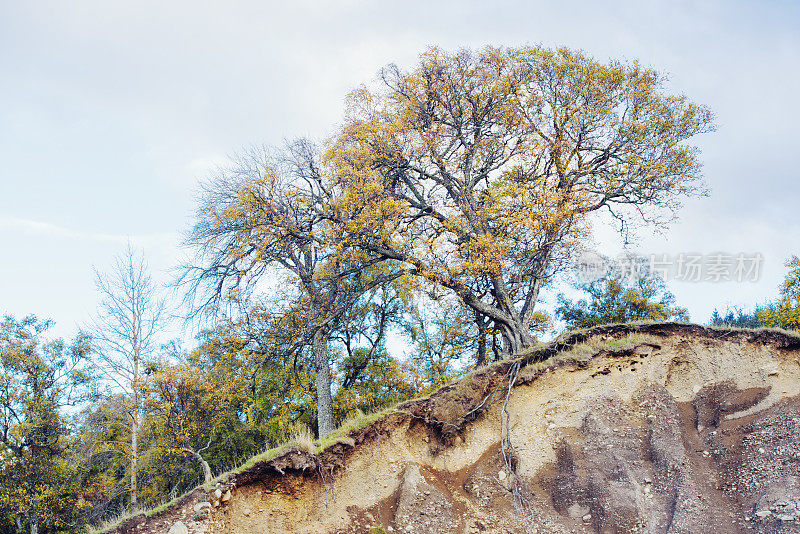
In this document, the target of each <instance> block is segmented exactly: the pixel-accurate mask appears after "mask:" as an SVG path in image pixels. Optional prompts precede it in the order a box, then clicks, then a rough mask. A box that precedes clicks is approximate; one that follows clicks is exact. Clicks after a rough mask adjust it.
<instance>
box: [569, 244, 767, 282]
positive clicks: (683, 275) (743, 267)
mask: <svg viewBox="0 0 800 534" xmlns="http://www.w3.org/2000/svg"><path fill="white" fill-rule="evenodd" d="M763 263H764V256H763V255H762V254H761V253H759V252H755V253H746V252H739V253H735V254H727V253H723V252H715V253H713V254H699V253H680V254H677V255H672V256H671V255H669V254H650V255H638V254H621V255H619V256H617V257H616V258H607V257H605V256H603V255H601V254H598V253H596V252H591V251H590V252H584V253H583V254H581V255H580V257H579V258H578V260H577V262H576V270H577V275H578V281H579V282H580V283H589V282H593V281H595V280H599V279H601V278H613V279H617V280H625V281H627V282H635V281H637V280H639V279H641V278H651V277H659V278H661V279H663V280H665V281H667V280H677V281H681V282H756V281H758V279H759V277H760V276H761V268H762V265H763Z"/></svg>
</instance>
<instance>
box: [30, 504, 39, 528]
mask: <svg viewBox="0 0 800 534" xmlns="http://www.w3.org/2000/svg"><path fill="white" fill-rule="evenodd" d="M28 519H29V520H30V522H31V534H39V505H37V504H36V503H35V502H34V503H33V508H31V512H30V514H29V515H28Z"/></svg>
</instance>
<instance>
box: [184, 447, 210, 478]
mask: <svg viewBox="0 0 800 534" xmlns="http://www.w3.org/2000/svg"><path fill="white" fill-rule="evenodd" d="M181 450H182V451H184V452H187V453H189V454H190V455H191V456H192V458H194V459H195V460H197V461H198V462H199V463H200V466H201V467H202V468H203V484H208V483H209V482H211V480H212V479H213V478H214V477H212V476H211V466H209V465H208V462H206V461H205V459H204V458H203V456H202V455H201V454H200V453H199V452H196V451H195V450H194V449H191V448H189V447H183V448H181Z"/></svg>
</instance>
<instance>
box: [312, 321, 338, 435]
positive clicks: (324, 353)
mask: <svg viewBox="0 0 800 534" xmlns="http://www.w3.org/2000/svg"><path fill="white" fill-rule="evenodd" d="M314 364H315V367H316V372H317V430H318V432H319V437H322V436H324V435H325V434H328V433H329V432H331V431H333V430H334V427H333V399H332V398H331V366H330V363H329V362H328V335H327V333H326V332H324V331H323V330H322V329H319V330H317V332H316V333H315V334H314Z"/></svg>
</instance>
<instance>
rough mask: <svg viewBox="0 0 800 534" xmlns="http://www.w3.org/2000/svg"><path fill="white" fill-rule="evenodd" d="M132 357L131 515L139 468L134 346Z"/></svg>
mask: <svg viewBox="0 0 800 534" xmlns="http://www.w3.org/2000/svg"><path fill="white" fill-rule="evenodd" d="M134 347H135V348H134V351H135V353H134V356H133V380H132V384H131V386H132V387H131V389H132V390H133V424H132V425H131V489H130V491H131V513H134V512H135V511H136V506H137V504H138V501H139V499H138V490H137V487H138V481H137V476H136V474H137V473H136V471H137V469H138V467H139V465H138V464H139V354H138V347H136V346H135V345H134Z"/></svg>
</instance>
